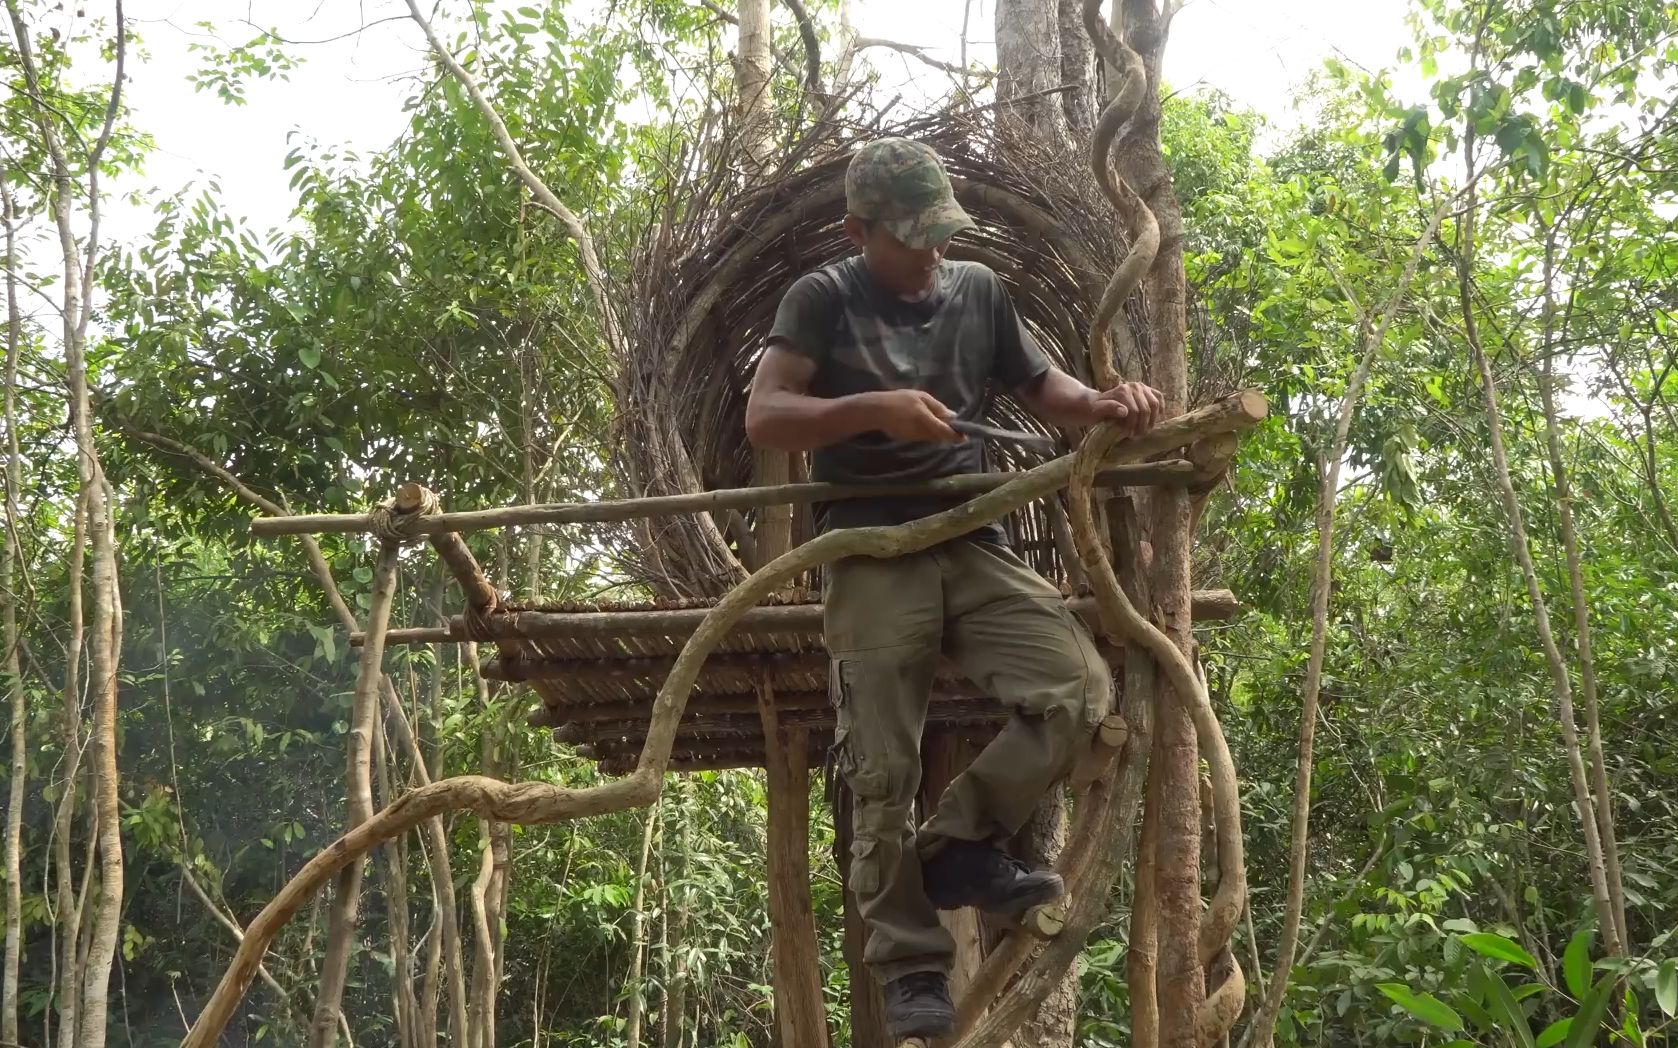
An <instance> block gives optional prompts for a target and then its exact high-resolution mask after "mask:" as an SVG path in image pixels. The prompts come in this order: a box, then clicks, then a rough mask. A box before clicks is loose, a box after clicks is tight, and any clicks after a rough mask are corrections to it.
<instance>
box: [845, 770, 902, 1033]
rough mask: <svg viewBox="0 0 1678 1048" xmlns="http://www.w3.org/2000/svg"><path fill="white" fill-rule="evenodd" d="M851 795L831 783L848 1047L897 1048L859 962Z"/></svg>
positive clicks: (861, 929) (861, 932)
mask: <svg viewBox="0 0 1678 1048" xmlns="http://www.w3.org/2000/svg"><path fill="white" fill-rule="evenodd" d="M854 803H855V799H854V798H853V797H852V796H851V791H850V788H849V787H847V786H846V785H845V783H844V780H842V779H841V780H838V781H836V782H835V783H834V784H833V859H834V862H835V863H836V864H837V865H838V867H839V882H840V885H841V886H842V887H843V889H844V891H843V894H844V898H845V944H844V949H845V967H846V968H848V969H849V970H850V975H851V1046H852V1048H897V1039H896V1038H894V1037H892V1035H891V1026H890V1025H889V1024H888V1023H887V1022H886V1003H885V997H884V996H883V995H882V994H881V992H880V984H879V983H878V982H877V981H875V979H874V975H873V973H872V972H870V971H869V970H868V966H867V965H866V964H864V963H863V960H862V957H863V951H864V949H865V948H866V947H867V946H868V926H867V925H866V924H864V923H863V920H862V914H861V913H859V912H858V911H857V908H856V896H854V895H852V894H851V890H850V876H851V839H852V831H851V810H852V807H853V805H854Z"/></svg>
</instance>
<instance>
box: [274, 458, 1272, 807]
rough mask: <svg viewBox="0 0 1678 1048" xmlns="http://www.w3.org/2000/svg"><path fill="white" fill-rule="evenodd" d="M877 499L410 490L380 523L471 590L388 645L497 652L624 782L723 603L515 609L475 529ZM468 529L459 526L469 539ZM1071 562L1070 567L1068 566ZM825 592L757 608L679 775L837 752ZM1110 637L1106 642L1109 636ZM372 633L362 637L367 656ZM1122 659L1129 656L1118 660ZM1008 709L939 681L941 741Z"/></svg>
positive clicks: (1174, 464)
mask: <svg viewBox="0 0 1678 1048" xmlns="http://www.w3.org/2000/svg"><path fill="white" fill-rule="evenodd" d="M1223 466H1224V463H1223V462H1214V463H1211V464H1210V466H1208V464H1203V463H1199V462H1194V461H1191V460H1185V459H1172V460H1167V461H1158V462H1149V463H1145V464H1141V465H1137V466H1125V467H1118V468H1116V469H1113V470H1111V471H1109V472H1108V473H1106V474H1104V475H1103V479H1105V480H1108V481H1110V482H1112V483H1115V484H1125V483H1133V482H1144V483H1155V484H1166V485H1183V486H1192V485H1195V484H1198V483H1204V482H1205V480H1206V479H1207V477H1208V476H1215V475H1217V474H1219V473H1221V471H1222V469H1223ZM1007 476H1008V475H1007V474H989V475H976V476H971V477H968V476H963V477H955V478H948V479H947V480H945V481H940V482H934V483H933V484H932V485H927V486H923V487H925V488H929V489H931V490H939V491H944V490H946V489H947V490H949V491H950V492H960V493H964V494H972V493H976V492H978V491H983V490H988V489H990V488H993V487H995V486H996V485H997V484H998V483H999V482H1001V480H1003V479H1006V477H1007ZM875 490H876V489H873V488H867V487H857V488H854V489H849V488H848V489H845V490H837V489H836V488H835V487H834V486H832V485H821V484H790V485H781V486H770V487H762V488H750V489H739V490H732V491H713V492H705V493H701V494H698V495H691V496H688V495H684V496H674V497H662V498H650V499H627V500H623V501H620V502H615V503H612V502H608V503H598V504H593V505H589V506H576V505H556V506H526V507H509V508H506V509H501V510H488V511H477V512H470V513H441V512H437V504H436V499H435V496H433V495H432V494H431V493H430V492H428V491H426V490H425V489H424V488H423V487H420V486H419V485H411V484H410V485H403V486H402V488H401V489H399V490H398V493H397V496H396V498H395V499H394V500H393V502H392V503H391V504H390V505H389V506H388V507H387V509H386V510H383V511H380V513H392V514H394V515H396V516H398V517H401V518H403V519H404V520H405V523H406V524H407V526H408V528H409V530H408V531H407V532H406V540H408V541H414V540H419V539H421V538H422V537H423V538H424V539H426V540H429V542H430V544H431V546H432V547H433V548H434V549H435V550H436V552H437V553H438V555H439V556H440V558H441V559H442V560H443V562H444V563H445V564H446V565H447V566H448V568H449V570H450V572H451V574H453V575H454V577H455V579H456V581H457V582H459V584H460V587H461V592H462V595H463V597H464V599H465V604H466V608H465V612H464V613H463V614H459V615H454V616H452V617H451V618H449V619H448V620H447V624H446V625H444V626H440V627H422V628H399V629H392V630H388V631H387V632H386V634H385V638H384V643H385V644H387V645H393V644H394V645H419V644H460V643H465V642H467V641H477V642H479V643H480V644H483V645H492V646H493V648H492V650H493V651H494V654H493V655H492V656H491V657H489V658H488V659H486V660H484V661H483V662H482V663H481V664H480V666H479V672H480V673H481V674H482V675H483V676H484V677H485V678H487V679H490V680H496V681H503V682H508V683H514V684H518V683H522V684H526V685H528V686H529V688H530V689H531V691H533V692H534V693H535V697H536V699H537V700H538V701H536V702H535V703H533V704H532V705H533V707H534V708H533V709H532V711H531V712H530V714H529V715H528V717H527V718H526V722H527V723H528V724H529V725H530V726H531V727H533V728H547V729H552V731H553V734H554V736H555V738H556V739H557V740H558V741H559V742H561V743H563V744H566V745H569V746H571V747H574V751H575V752H576V753H577V754H578V755H580V756H583V757H585V758H587V759H590V760H593V761H595V762H597V763H598V765H599V767H600V769H601V771H602V772H604V773H606V774H623V773H626V772H627V771H629V770H630V769H631V768H633V766H634V765H635V763H636V761H637V760H638V759H639V757H640V754H641V751H642V749H643V747H644V745H645V743H646V738H647V726H648V724H649V722H650V720H651V717H652V710H653V703H654V700H655V699H656V697H657V695H658V691H659V688H660V686H661V685H662V684H663V682H664V680H665V678H666V677H667V676H668V674H669V672H670V668H671V666H672V665H673V664H674V662H675V659H676V657H677V656H678V655H679V654H680V653H681V651H682V648H683V646H684V645H685V644H686V643H687V641H688V638H689V637H690V636H692V634H693V632H694V631H695V630H696V629H697V628H698V627H699V624H700V623H701V622H702V621H703V620H704V618H705V616H706V615H707V614H708V613H709V611H710V610H711V608H712V606H713V602H712V601H710V600H703V599H697V600H695V599H690V600H658V601H650V602H645V603H638V604H600V603H575V602H574V603H567V604H541V605H528V606H527V605H517V604H511V603H504V602H503V599H502V596H501V595H500V594H499V593H498V592H497V591H496V589H495V587H494V586H493V585H492V583H491V582H490V580H489V579H488V578H487V577H486V576H485V574H484V572H483V568H482V567H481V566H480V565H479V564H478V562H477V559H476V558H475V557H473V555H472V553H471V552H470V550H468V549H467V546H466V543H465V542H464V541H463V540H462V538H461V532H462V531H470V530H475V529H479V528H484V527H503V526H508V525H517V524H531V523H555V522H559V521H565V522H577V521H579V520H596V521H598V520H623V519H633V518H649V517H659V516H662V515H665V514H668V513H670V512H672V511H676V512H709V511H714V510H716V509H717V508H718V507H719V506H748V505H751V506H763V505H775V504H786V503H788V502H797V501H801V500H806V499H810V498H815V497H825V498H835V497H837V498H852V497H858V496H860V495H863V494H865V493H871V492H873V491H875ZM380 513H369V514H367V515H323V516H313V517H290V518H288V517H274V518H265V519H262V520H259V521H257V522H255V526H254V527H253V530H254V531H256V532H258V533H260V534H272V535H280V534H294V533H298V532H303V531H312V530H324V531H356V530H374V531H376V530H377V524H376V523H375V521H376V519H377V518H378V517H379V516H380ZM457 529H458V530H457ZM1068 559H1070V558H1068ZM1057 581H1058V582H1059V585H1060V586H1061V590H1062V594H1063V596H1065V597H1066V600H1067V605H1068V607H1069V608H1070V609H1071V610H1072V611H1074V612H1075V613H1077V614H1079V615H1080V616H1082V617H1083V618H1084V619H1085V620H1086V621H1088V622H1089V623H1090V624H1091V625H1092V626H1094V625H1095V622H1094V616H1095V613H1096V612H1095V603H1094V601H1093V599H1092V598H1090V597H1088V596H1080V595H1074V594H1072V593H1071V592H1070V591H1071V589H1072V587H1073V586H1074V585H1075V584H1076V583H1075V581H1074V579H1072V578H1070V577H1068V578H1062V579H1059V580H1057ZM1192 597H1193V606H1194V617H1195V618H1196V619H1199V620H1225V619H1230V618H1233V617H1234V616H1235V615H1236V614H1237V613H1238V611H1239V604H1238V602H1237V601H1236V598H1235V595H1234V594H1233V593H1231V592H1229V591H1228V590H1204V591H1196V592H1195V593H1194V594H1193V595H1192ZM822 615H823V607H822V604H821V600H820V596H819V595H818V594H816V593H813V592H810V591H808V590H792V591H786V592H781V593H777V594H775V595H773V596H771V597H770V598H768V599H766V600H765V601H763V602H762V603H760V604H759V605H758V606H756V607H754V608H752V609H750V610H748V611H747V612H745V614H743V615H742V616H741V617H740V618H739V620H738V621H737V622H736V623H735V625H734V626H733V628H732V629H731V630H729V632H728V633H727V634H726V635H725V636H724V637H723V639H722V640H721V642H720V643H719V644H718V645H717V647H716V648H715V650H714V652H713V654H712V655H711V656H710V658H708V659H707V660H706V662H705V665H704V667H703V669H702V670H701V672H700V675H699V677H698V679H697V680H696V681H695V684H694V690H693V692H692V694H690V695H689V696H688V701H687V704H686V707H685V709H684V711H683V716H682V719H681V721H680V723H679V727H678V730H677V735H676V738H675V742H674V745H673V747H672V749H671V760H670V765H669V766H670V770H672V771H701V770H713V769H725V768H746V767H766V766H768V765H769V763H770V757H771V754H770V753H769V752H768V751H767V750H766V746H765V738H766V734H765V723H766V722H768V723H769V724H771V725H772V726H773V731H774V732H775V733H778V734H779V735H780V736H781V737H783V738H785V737H787V735H786V733H787V731H788V730H792V732H793V735H792V737H795V738H798V739H802V740H805V741H804V745H807V746H808V748H809V752H808V753H807V754H804V755H802V756H804V757H806V758H808V759H809V760H810V761H811V762H812V763H815V764H819V763H820V762H821V759H822V757H823V756H824V754H825V750H826V749H827V747H828V746H830V745H831V742H832V738H833V731H834V714H833V708H832V704H831V703H830V701H829V698H828V667H829V657H828V652H827V649H826V645H825V643H824V641H823V630H822ZM1096 632H1097V633H1098V634H1099V631H1096ZM364 642H365V636H364V635H363V634H360V633H356V634H353V635H352V636H351V638H350V643H351V644H352V645H357V646H359V645H361V644H363V643H364ZM1103 655H1104V657H1105V658H1106V659H1107V661H1108V664H1109V665H1110V666H1112V667H1114V668H1115V670H1116V669H1117V668H1118V667H1119V666H1120V663H1121V660H1122V652H1121V651H1120V650H1118V649H1105V650H1103ZM1007 719H1008V710H1007V708H1006V707H1005V706H1003V705H1002V703H1000V702H999V701H997V700H996V698H995V697H994V696H988V695H984V694H982V693H981V692H980V691H979V689H978V688H977V687H975V685H974V684H973V683H972V682H971V681H969V680H967V679H966V677H965V676H964V675H963V674H962V673H961V671H960V669H959V668H958V667H956V666H955V665H954V664H952V663H951V662H949V661H948V660H947V659H945V660H941V661H940V664H939V665H938V667H937V668H936V670H935V674H934V684H933V693H932V695H931V696H930V700H929V706H928V712H927V727H926V734H927V735H928V736H929V737H930V736H940V737H944V738H953V739H956V740H965V741H971V742H975V743H978V744H980V745H983V744H984V743H985V742H987V741H989V739H990V738H991V737H992V736H994V735H995V733H996V732H997V731H998V730H999V729H1000V728H1001V726H1002V725H1003V724H1004V723H1006V721H1007Z"/></svg>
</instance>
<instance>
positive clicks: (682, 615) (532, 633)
mask: <svg viewBox="0 0 1678 1048" xmlns="http://www.w3.org/2000/svg"><path fill="white" fill-rule="evenodd" d="M1193 603H1194V612H1193V614H1194V618H1195V620H1196V621H1212V622H1222V621H1227V620H1229V619H1233V618H1234V617H1235V616H1236V615H1237V614H1238V613H1239V612H1240V610H1241V602H1240V601H1238V600H1236V598H1235V594H1234V593H1232V592H1230V591H1229V590H1227V589H1212V590H1195V591H1194V594H1193ZM1067 606H1068V607H1070V608H1071V609H1072V610H1073V611H1075V612H1077V613H1078V614H1079V615H1081V616H1083V617H1084V618H1085V619H1087V620H1089V621H1090V622H1092V623H1093V622H1094V621H1095V616H1096V607H1095V598H1093V597H1073V598H1072V599H1070V600H1069V601H1067ZM822 607H823V606H822V605H820V604H770V605H765V606H762V607H757V608H752V609H751V610H749V611H747V612H746V613H745V614H744V615H741V616H740V619H739V621H738V622H737V623H736V624H735V626H734V632H736V633H812V634H814V633H820V632H821V631H822ZM709 613H710V609H709V608H679V609H674V610H669V611H516V612H504V613H498V614H495V615H492V616H490V617H489V623H488V624H489V630H490V639H492V640H543V639H550V640H551V639H556V638H561V637H589V636H593V637H599V636H624V635H647V634H657V635H660V636H667V637H686V636H688V635H689V634H691V633H692V632H693V631H694V630H696V629H698V628H699V624H700V623H701V622H703V621H704V619H705V616H706V615H707V614H709ZM362 637H363V635H362V634H360V633H352V634H351V635H350V643H351V644H352V645H357V646H359V645H360V644H361V643H362ZM466 639H467V636H466V623H465V620H464V619H463V618H462V617H461V616H459V615H456V616H453V617H452V618H450V620H449V625H448V626H447V627H444V628H438V627H421V628H417V629H396V630H391V631H390V632H388V633H386V634H385V643H386V644H446V643H451V642H463V641H465V640H466Z"/></svg>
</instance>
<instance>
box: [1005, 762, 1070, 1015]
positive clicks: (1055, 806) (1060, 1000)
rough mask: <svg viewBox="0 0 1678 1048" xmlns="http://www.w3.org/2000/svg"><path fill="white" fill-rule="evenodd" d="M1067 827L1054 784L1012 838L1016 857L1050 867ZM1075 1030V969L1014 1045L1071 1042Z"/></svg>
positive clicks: (1059, 793)
mask: <svg viewBox="0 0 1678 1048" xmlns="http://www.w3.org/2000/svg"><path fill="white" fill-rule="evenodd" d="M1067 828H1068V822H1067V814H1066V794H1065V793H1064V792H1063V791H1062V790H1061V789H1060V788H1059V787H1056V788H1055V789H1054V790H1052V791H1051V792H1050V794H1049V795H1048V796H1047V797H1045V798H1044V799H1043V803H1042V804H1039V805H1038V806H1037V810H1036V811H1035V812H1033V813H1032V816H1031V821H1030V822H1029V823H1027V824H1026V826H1025V828H1024V829H1022V830H1021V831H1020V833H1019V836H1018V837H1017V838H1016V849H1015V850H1016V851H1017V852H1018V853H1019V856H1020V858H1022V859H1023V860H1025V862H1026V863H1028V864H1030V865H1031V866H1033V867H1044V868H1053V867H1055V866H1056V865H1058V864H1059V862H1060V853H1061V852H1062V851H1063V850H1064V849H1065V847H1066V832H1067ZM1077 1034H1078V976H1077V971H1076V969H1073V970H1071V971H1068V972H1067V974H1066V976H1065V978H1063V979H1061V980H1060V982H1058V983H1056V984H1055V987H1054V989H1052V990H1050V991H1049V995H1048V996H1047V997H1045V998H1044V999H1043V1003H1042V1004H1040V1005H1038V1007H1037V1011H1036V1013H1034V1014H1033V1015H1032V1016H1031V1018H1029V1019H1027V1020H1026V1021H1025V1022H1024V1023H1022V1024H1021V1025H1020V1029H1019V1032H1018V1033H1016V1034H1015V1035H1014V1043H1015V1044H1016V1045H1027V1044H1030V1045H1043V1046H1050V1045H1073V1044H1076V1043H1077Z"/></svg>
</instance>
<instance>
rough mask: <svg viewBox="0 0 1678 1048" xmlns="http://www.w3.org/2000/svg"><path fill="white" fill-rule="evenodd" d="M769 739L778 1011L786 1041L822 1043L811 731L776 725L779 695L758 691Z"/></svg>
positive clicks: (815, 1046)
mask: <svg viewBox="0 0 1678 1048" xmlns="http://www.w3.org/2000/svg"><path fill="white" fill-rule="evenodd" d="M759 695H760V699H759V701H760V702H761V703H762V704H763V707H764V710H765V712H764V714H763V726H764V731H765V733H766V734H765V739H766V740H767V742H768V757H767V763H768V768H767V771H768V780H769V781H768V805H769V827H768V845H769V863H768V866H769V869H768V875H769V876H768V881H769V919H770V927H771V928H772V929H773V930H774V976H773V982H774V987H775V1019H776V1023H777V1025H778V1027H779V1029H780V1032H781V1043H782V1044H783V1045H785V1046H786V1048H793V1046H794V1045H797V1046H798V1048H806V1046H808V1048H824V1046H825V1045H826V1044H827V1043H828V1037H827V1013H826V1011H825V1010H824V1009H823V1007H822V983H821V945H820V943H819V942H818V940H817V939H816V918H815V914H814V913H813V912H812V911H811V908H810V766H809V731H808V730H807V729H803V728H789V729H785V730H778V728H777V725H776V722H775V717H774V712H773V710H774V705H773V704H774V696H773V694H772V693H770V692H769V689H768V686H767V685H764V686H763V688H762V690H761V691H760V692H759Z"/></svg>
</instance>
